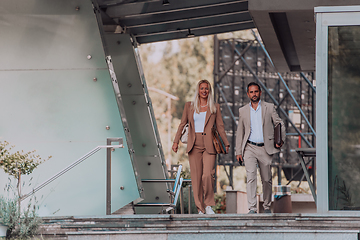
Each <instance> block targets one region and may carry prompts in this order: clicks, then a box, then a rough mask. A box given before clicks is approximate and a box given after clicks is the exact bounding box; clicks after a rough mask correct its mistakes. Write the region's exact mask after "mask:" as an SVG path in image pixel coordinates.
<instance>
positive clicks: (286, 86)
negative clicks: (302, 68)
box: [252, 30, 316, 137]
mask: <svg viewBox="0 0 360 240" xmlns="http://www.w3.org/2000/svg"><path fill="white" fill-rule="evenodd" d="M252 33H253V35H254V37H255V38H256V40H257V41H258V42H259V44H260V46H261V48H262V50H263V51H264V53H265V55H266V56H267V58H268V59H269V61H270V63H271V65H272V66H273V68H274V69H276V68H275V65H274V63H273V61H272V60H271V58H270V55H269V53H268V52H267V51H266V49H265V47H264V45H263V44H262V43H261V41H260V39H259V38H258V36H257V35H256V34H255V32H254V31H253V30H252ZM276 73H277V75H278V76H279V78H280V80H281V82H282V83H283V84H284V86H285V88H286V90H287V91H288V93H289V95H290V97H291V98H292V99H293V100H294V103H295V105H296V106H297V108H298V109H299V111H300V113H301V115H302V116H303V118H304V119H305V121H306V123H307V124H308V126H309V128H310V129H311V131H312V132H313V134H314V136H315V137H316V132H315V130H314V128H313V127H312V125H311V123H310V122H309V120H308V119H307V117H306V115H305V113H304V112H303V110H302V109H301V107H300V105H299V104H298V102H297V101H296V99H295V97H294V95H293V94H292V93H291V90H290V88H289V87H288V85H287V84H286V82H285V80H284V79H283V77H282V76H281V74H280V73H279V72H276Z"/></svg>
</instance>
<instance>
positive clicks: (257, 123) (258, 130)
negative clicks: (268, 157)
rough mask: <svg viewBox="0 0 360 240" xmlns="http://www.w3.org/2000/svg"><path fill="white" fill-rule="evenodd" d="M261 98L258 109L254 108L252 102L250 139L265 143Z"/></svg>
mask: <svg viewBox="0 0 360 240" xmlns="http://www.w3.org/2000/svg"><path fill="white" fill-rule="evenodd" d="M260 103H261V100H260V101H259V104H258V106H257V108H256V109H253V108H252V106H251V102H250V136H249V141H252V142H256V143H263V142H264V136H263V124H262V118H261V104H260Z"/></svg>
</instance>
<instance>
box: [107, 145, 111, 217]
mask: <svg viewBox="0 0 360 240" xmlns="http://www.w3.org/2000/svg"><path fill="white" fill-rule="evenodd" d="M106 145H111V139H109V138H108V139H107V140H106ZM106 215H111V148H107V149H106Z"/></svg>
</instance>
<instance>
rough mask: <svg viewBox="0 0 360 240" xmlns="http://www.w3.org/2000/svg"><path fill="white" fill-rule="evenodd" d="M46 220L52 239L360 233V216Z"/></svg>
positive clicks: (46, 231)
mask: <svg viewBox="0 0 360 240" xmlns="http://www.w3.org/2000/svg"><path fill="white" fill-rule="evenodd" d="M43 220H44V223H43V224H42V226H41V234H42V236H43V237H44V238H51V239H142V238H145V237H146V239H177V237H181V236H182V237H185V238H182V239H206V240H210V239H217V240H219V239H225V238H226V239H237V236H240V235H241V236H242V239H258V238H257V237H259V236H262V238H261V239H262V240H264V239H268V237H270V236H271V238H269V239H291V240H296V239H300V238H297V237H296V236H302V238H301V239H358V234H359V230H360V217H358V216H335V215H332V216H330V215H319V214H306V215H305V214H253V215H248V214H216V215H198V214H189V215H187V214H175V215H121V216H120V215H112V216H105V217H57V218H44V219H43ZM140 236H141V238H138V237H140ZM194 236H197V237H201V238H193V237H194ZM215 236H216V237H215ZM250 236H252V237H251V238H250ZM316 236H317V238H315V237H316ZM233 237H236V238H233ZM243 237H246V238H243ZM255 237H256V238H255ZM319 237H321V238H319ZM322 237H324V238H322ZM335 237H337V238H335ZM355 237H356V238H355ZM259 239H260V238H259Z"/></svg>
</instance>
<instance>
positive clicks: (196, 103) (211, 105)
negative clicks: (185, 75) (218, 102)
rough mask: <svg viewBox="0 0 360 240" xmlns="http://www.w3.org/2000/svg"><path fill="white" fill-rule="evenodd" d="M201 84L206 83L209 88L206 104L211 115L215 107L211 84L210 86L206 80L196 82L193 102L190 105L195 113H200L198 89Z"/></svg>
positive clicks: (214, 111)
mask: <svg viewBox="0 0 360 240" xmlns="http://www.w3.org/2000/svg"><path fill="white" fill-rule="evenodd" d="M202 83H207V84H208V86H209V95H208V99H207V103H208V106H209V108H210V112H211V113H216V106H215V101H214V99H213V93H212V88H211V84H210V82H209V81H208V80H205V79H204V80H200V81H199V82H198V84H197V85H196V91H195V96H194V101H193V102H192V103H191V105H192V106H193V108H194V109H195V112H196V113H199V112H200V99H199V88H200V84H202Z"/></svg>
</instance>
